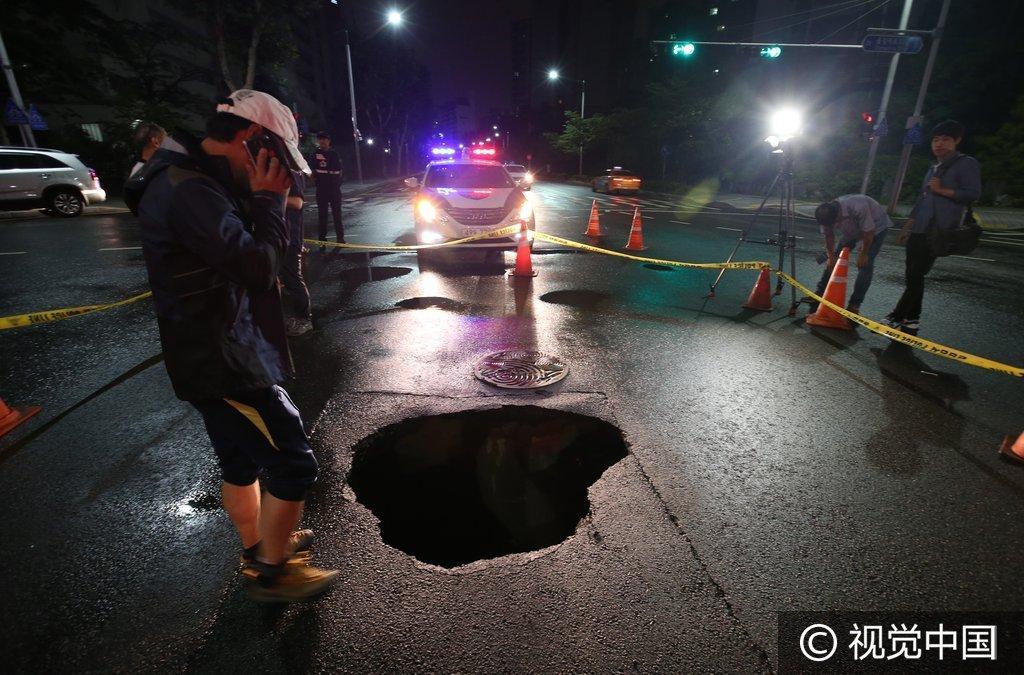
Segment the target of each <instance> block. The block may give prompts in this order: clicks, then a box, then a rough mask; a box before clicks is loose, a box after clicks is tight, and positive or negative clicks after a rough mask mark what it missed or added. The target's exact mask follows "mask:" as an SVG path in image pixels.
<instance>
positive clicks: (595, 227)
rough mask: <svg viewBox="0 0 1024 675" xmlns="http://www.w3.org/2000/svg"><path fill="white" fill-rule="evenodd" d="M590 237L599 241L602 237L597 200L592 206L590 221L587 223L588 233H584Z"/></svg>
mask: <svg viewBox="0 0 1024 675" xmlns="http://www.w3.org/2000/svg"><path fill="white" fill-rule="evenodd" d="M583 234H584V235H586V236H588V237H593V238H594V239H597V238H599V237H601V223H600V222H599V221H598V219H597V200H596V199H595V200H594V203H593V204H592V205H591V206H590V220H589V221H587V231H586V232H584V233H583Z"/></svg>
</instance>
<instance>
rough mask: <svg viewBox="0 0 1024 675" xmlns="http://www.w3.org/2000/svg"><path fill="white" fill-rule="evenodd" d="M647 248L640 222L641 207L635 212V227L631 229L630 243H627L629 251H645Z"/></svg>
mask: <svg viewBox="0 0 1024 675" xmlns="http://www.w3.org/2000/svg"><path fill="white" fill-rule="evenodd" d="M646 248H647V247H646V246H644V228H643V224H642V223H641V222H640V207H639V206H638V207H636V210H635V211H633V225H632V227H630V228H629V241H628V242H626V250H627V251H643V250H645V249H646Z"/></svg>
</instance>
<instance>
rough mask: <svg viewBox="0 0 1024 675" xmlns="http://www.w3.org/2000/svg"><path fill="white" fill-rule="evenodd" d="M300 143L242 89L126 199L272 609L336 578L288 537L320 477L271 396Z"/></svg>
mask: <svg viewBox="0 0 1024 675" xmlns="http://www.w3.org/2000/svg"><path fill="white" fill-rule="evenodd" d="M297 139H298V133H297V130H296V128H295V121H294V118H293V117H292V115H291V112H290V111H289V110H288V108H286V107H285V106H283V105H282V104H281V103H279V102H278V101H277V100H276V99H274V98H273V97H272V96H269V95H267V94H264V93H262V92H257V91H252V90H245V89H243V90H239V91H236V92H234V93H233V94H232V95H231V97H230V98H229V99H227V100H225V101H223V102H222V103H221V104H220V105H218V106H217V112H216V114H214V115H213V116H211V117H210V119H209V120H208V121H207V125H206V137H205V138H203V139H202V140H201V141H196V140H195V139H192V138H189V137H187V136H183V135H179V136H175V137H172V138H168V139H166V140H165V141H164V143H163V145H162V146H161V148H160V150H158V151H157V152H156V153H155V154H154V155H153V157H152V158H151V159H150V160H149V162H147V163H146V165H145V166H144V167H143V168H142V169H141V170H140V171H139V172H138V173H137V174H135V176H133V177H132V179H131V180H129V182H128V184H127V185H126V186H125V195H126V201H127V202H128V205H129V207H130V208H131V209H132V211H133V212H134V213H136V214H137V215H138V217H139V221H140V224H141V232H142V248H143V254H144V255H145V259H146V268H147V272H148V275H149V282H150V286H151V288H152V289H153V300H154V303H155V305H156V314H157V324H158V326H159V329H160V341H161V344H162V345H163V351H164V363H165V365H166V367H167V374H168V375H169V376H170V379H171V384H172V386H173V387H174V391H175V393H176V394H177V396H178V398H180V399H183V400H185V401H188V402H189V403H191V404H192V405H193V406H194V407H195V408H197V409H198V410H199V412H200V413H201V414H202V416H203V421H204V422H205V424H206V429H207V432H208V433H209V435H210V440H211V441H212V442H213V447H214V450H215V451H216V453H217V458H218V460H219V463H220V468H221V475H222V478H223V483H222V486H221V495H222V498H223V503H224V509H225V510H226V511H227V512H228V515H229V516H230V518H231V522H232V523H233V524H234V526H235V528H236V529H237V530H238V533H239V535H240V536H241V539H242V548H243V553H242V561H243V574H244V575H245V576H246V577H247V579H248V580H249V584H248V588H249V592H250V595H251V596H252V597H254V598H255V599H259V600H270V601H288V600H293V599H299V598H304V597H310V596H312V595H315V594H317V593H320V592H322V591H323V590H325V589H326V588H327V587H328V585H329V584H330V583H331V582H332V581H333V580H334V578H335V577H336V576H337V572H333V571H327V570H320V569H316V568H313V567H308V566H306V564H304V563H306V562H308V553H306V551H308V549H309V546H310V544H311V540H312V532H310V531H309V530H302V531H299V532H293V531H292V530H293V528H294V527H295V526H296V525H297V524H298V521H299V518H300V517H301V515H302V507H303V504H304V501H305V496H306V492H307V491H308V489H309V487H310V486H311V485H312V484H313V482H314V481H315V480H316V473H317V462H316V459H315V458H314V457H313V452H312V450H311V449H310V447H309V442H308V439H307V437H306V433H305V430H304V429H303V426H302V419H301V417H300V416H299V412H298V410H297V409H296V407H295V404H294V403H293V402H292V400H291V398H290V397H289V396H288V393H287V392H286V391H285V390H284V389H282V388H281V387H280V386H279V383H280V382H282V381H283V380H284V379H285V378H286V377H287V376H289V375H290V374H291V373H292V363H291V356H290V354H289V351H288V344H287V341H286V338H285V328H284V317H283V314H282V310H281V295H280V291H279V288H278V284H277V277H278V273H279V270H280V265H281V261H282V258H283V256H284V254H285V251H286V249H287V247H288V231H287V228H286V226H285V220H284V202H285V195H286V194H287V192H288V190H289V187H290V185H291V178H290V173H289V169H291V170H292V171H302V172H305V173H308V172H309V167H308V166H307V165H306V163H305V161H304V160H303V158H302V155H301V154H299V152H298V146H297ZM260 475H262V477H263V482H264V487H266V491H267V494H265V495H263V494H261V492H260V485H259V481H258V480H257V478H258V477H259V476H260Z"/></svg>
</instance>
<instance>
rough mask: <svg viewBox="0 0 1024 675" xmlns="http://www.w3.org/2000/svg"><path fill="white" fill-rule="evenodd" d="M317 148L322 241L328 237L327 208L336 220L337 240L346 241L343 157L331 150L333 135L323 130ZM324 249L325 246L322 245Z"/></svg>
mask: <svg viewBox="0 0 1024 675" xmlns="http://www.w3.org/2000/svg"><path fill="white" fill-rule="evenodd" d="M316 142H317V146H318V147H317V150H316V152H315V153H313V179H314V180H315V181H316V208H317V215H318V217H319V219H320V220H319V225H320V229H319V235H320V241H325V240H326V239H327V210H328V209H330V211H331V218H332V219H333V220H334V235H335V241H337V242H338V243H339V244H343V243H345V227H344V225H342V224H341V159H340V158H339V157H338V153H337V152H335V151H334V150H331V137H330V135H329V134H328V133H327V132H325V131H321V132H320V133H319V134H317V135H316ZM320 250H321V251H323V250H324V247H323V246H321V247H320Z"/></svg>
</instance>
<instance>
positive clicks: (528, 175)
mask: <svg viewBox="0 0 1024 675" xmlns="http://www.w3.org/2000/svg"><path fill="white" fill-rule="evenodd" d="M523 180H525V181H526V182H527V183H532V182H533V174H532V173H530V172H529V171H527V172H526V175H525V176H523Z"/></svg>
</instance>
